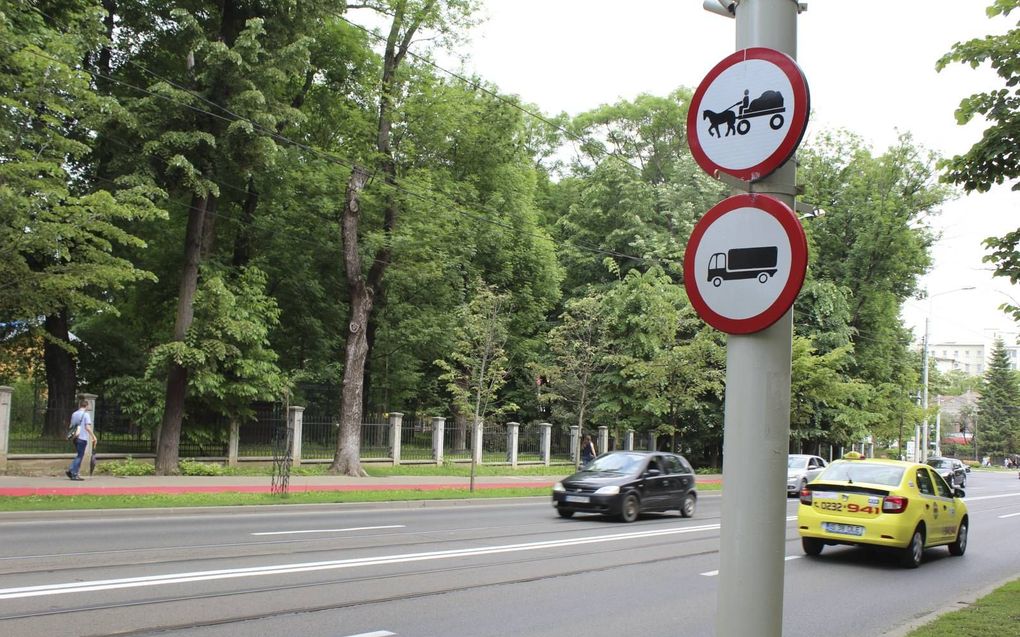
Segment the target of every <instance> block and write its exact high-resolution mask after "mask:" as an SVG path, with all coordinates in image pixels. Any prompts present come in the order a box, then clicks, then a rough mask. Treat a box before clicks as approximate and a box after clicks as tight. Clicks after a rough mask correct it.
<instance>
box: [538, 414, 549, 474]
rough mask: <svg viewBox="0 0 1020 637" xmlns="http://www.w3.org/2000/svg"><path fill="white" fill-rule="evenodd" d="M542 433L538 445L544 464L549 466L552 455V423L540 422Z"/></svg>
mask: <svg viewBox="0 0 1020 637" xmlns="http://www.w3.org/2000/svg"><path fill="white" fill-rule="evenodd" d="M538 427H539V429H540V430H541V432H542V434H541V437H540V438H539V443H538V447H539V449H540V450H541V453H542V464H544V465H545V466H547V467H548V466H549V458H550V457H551V456H552V423H548V422H543V423H539V425H538Z"/></svg>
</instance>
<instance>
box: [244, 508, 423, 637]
mask: <svg viewBox="0 0 1020 637" xmlns="http://www.w3.org/2000/svg"><path fill="white" fill-rule="evenodd" d="M403 528H406V527H405V526H404V525H403V524H390V525H388V526H352V527H349V528H346V529H306V530H303V531H263V532H261V533H252V535H296V534H298V533H343V532H345V531H375V530H377V529H403ZM353 637H358V635H354V636H353Z"/></svg>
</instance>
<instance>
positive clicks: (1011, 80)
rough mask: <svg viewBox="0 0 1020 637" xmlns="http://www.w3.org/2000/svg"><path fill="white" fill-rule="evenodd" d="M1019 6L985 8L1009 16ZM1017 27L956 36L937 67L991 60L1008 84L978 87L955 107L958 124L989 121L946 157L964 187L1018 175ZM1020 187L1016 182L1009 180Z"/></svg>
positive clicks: (1002, 3) (1008, 2)
mask: <svg viewBox="0 0 1020 637" xmlns="http://www.w3.org/2000/svg"><path fill="white" fill-rule="evenodd" d="M1018 7H1020V0H994V2H992V4H991V5H990V6H989V7H988V8H987V9H986V13H987V14H988V17H990V18H993V17H996V16H1002V17H1003V18H1005V17H1007V16H1009V14H1010V13H1011V12H1013V11H1014V10H1016V9H1017V8H1018ZM1018 57H1020V29H1017V28H1013V29H1010V30H1009V31H1007V32H1006V33H1004V34H1002V35H989V36H985V37H983V38H975V39H973V40H968V41H966V42H957V43H956V44H954V45H953V47H952V49H951V50H950V51H949V53H947V54H945V55H944V56H942V57H941V58H940V59H939V61H938V63H937V64H936V68H937V69H938V70H939V71H941V70H942V69H944V68H945V67H947V66H949V65H950V64H953V63H962V64H968V65H970V66H971V67H972V68H977V67H979V66H981V65H982V64H986V63H987V64H988V65H990V66H991V67H992V68H993V69H994V70H995V72H996V74H997V75H998V76H999V77H1000V78H1001V79H1002V80H1003V82H1004V84H1005V86H1006V88H1003V89H998V90H990V91H986V92H983V93H976V94H974V95H971V96H970V97H967V98H964V99H963V100H962V101H961V102H960V107H959V108H958V109H957V110H956V121H957V123H958V124H961V125H963V124H966V123H968V122H970V121H971V120H973V119H974V118H975V117H982V118H984V119H985V120H986V121H987V122H988V124H989V125H988V128H986V129H985V131H984V133H983V134H982V136H981V139H980V140H979V141H978V142H977V143H975V144H974V145H973V146H971V148H970V150H968V151H967V152H966V153H964V154H963V155H957V156H955V157H953V158H952V159H949V160H947V161H946V162H945V168H946V171H947V172H946V179H947V180H949V181H951V182H953V183H956V184H960V185H962V186H963V187H964V189H965V190H967V191H968V192H969V191H972V190H976V191H978V192H985V191H987V190H989V189H990V188H991V187H992V185H993V184H1002V183H1003V182H1005V181H1007V180H1013V179H1016V178H1018V177H1020V157H1017V154H1016V152H1014V150H1013V149H1015V148H1016V147H1017V145H1020V88H1018V83H1020V65H1017V58H1018ZM1013 190H1020V182H1018V183H1016V184H1014V185H1013Z"/></svg>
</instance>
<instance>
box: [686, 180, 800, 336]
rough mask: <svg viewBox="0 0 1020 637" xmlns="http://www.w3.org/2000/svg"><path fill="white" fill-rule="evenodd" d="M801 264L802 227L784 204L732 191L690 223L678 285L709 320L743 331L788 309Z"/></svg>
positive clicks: (773, 319)
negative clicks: (682, 277)
mask: <svg viewBox="0 0 1020 637" xmlns="http://www.w3.org/2000/svg"><path fill="white" fill-rule="evenodd" d="M806 268H807V240H806V238H805V236H804V229H803V228H802V227H801V225H800V222H799V221H798V220H797V217H796V215H794V214H793V211H792V210H790V208H789V206H787V205H786V204H784V203H782V202H781V201H779V200H778V199H774V198H772V197H768V196H765V195H737V196H735V197H730V198H729V199H726V200H724V201H722V202H721V203H719V204H718V205H716V206H715V207H713V208H712V209H711V210H709V211H708V213H706V214H705V216H704V217H702V219H701V220H700V221H698V223H697V224H696V225H695V227H694V231H693V232H692V233H691V239H690V242H689V243H688V244H687V253H686V254H685V255H684V287H685V288H686V289H687V296H688V298H690V301H691V305H693V306H694V309H695V310H696V311H697V312H698V315H699V316H701V318H703V319H704V320H705V321H706V322H707V323H708V324H709V325H711V326H712V327H715V328H716V329H718V330H721V331H723V332H728V333H730V334H748V333H751V332H757V331H761V330H763V329H765V328H767V327H768V326H770V325H772V324H773V323H775V322H776V321H777V320H779V318H780V317H781V316H782V315H783V314H784V313H785V312H786V311H787V310H788V309H789V308H790V306H791V305H792V304H793V301H794V299H796V297H797V294H798V293H799V292H800V287H801V285H802V284H803V283H804V274H805V271H806Z"/></svg>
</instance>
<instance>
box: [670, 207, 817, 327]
mask: <svg viewBox="0 0 1020 637" xmlns="http://www.w3.org/2000/svg"><path fill="white" fill-rule="evenodd" d="M738 208H755V209H758V210H761V211H763V212H765V213H768V214H770V215H772V217H773V218H775V220H776V221H778V222H779V224H780V225H781V226H782V227H783V229H784V230H785V231H786V236H787V238H789V240H790V276H789V278H788V279H787V280H786V285H785V286H783V290H782V292H780V293H779V296H778V297H777V298H776V300H775V301H774V302H773V303H772V305H770V306H769V307H768V308H766V309H765V311H763V312H762V313H760V314H757V315H756V316H751V317H748V318H745V319H732V318H729V317H726V316H723V315H721V314H719V313H717V312H715V311H714V310H712V308H710V307H709V306H708V303H706V302H705V299H704V297H702V296H701V290H700V289H699V288H698V283H697V282H698V278H697V277H696V276H694V273H695V268H694V258H695V255H696V254H697V252H698V247H700V245H701V240H702V238H704V236H705V232H707V231H708V228H709V227H710V226H711V225H712V224H713V223H715V222H716V221H717V220H719V219H720V218H721V217H722V216H723V215H725V214H727V213H729V212H732V211H734V210H736V209H738ZM807 261H808V247H807V237H806V236H805V234H804V227H803V226H801V225H800V221H799V220H798V219H797V215H796V214H794V212H793V210H791V209H790V207H789V206H787V205H786V204H785V203H783V202H782V201H780V200H778V199H776V198H775V197H770V196H768V195H762V194H756V193H752V194H742V195H734V196H732V197H728V198H726V199H724V200H722V201H721V202H719V203H718V204H716V205H715V206H713V207H712V209H711V210H709V211H708V212H706V213H705V215H704V216H703V217H702V218H701V219H700V220H699V221H698V223H696V224H695V225H694V230H693V231H692V232H691V238H690V240H688V242H687V251H686V252H685V253H684V288H685V289H686V290H687V298H688V299H690V301H691V305H692V306H694V310H695V311H696V312H697V313H698V316H700V317H701V318H702V319H703V320H704V321H705V322H706V323H708V324H709V325H711V326H712V327H714V328H715V329H717V330H719V331H720V332H726V333H727V334H753V333H754V332H760V331H762V330H764V329H766V328H768V327H771V326H772V324H773V323H775V322H776V321H778V320H779V319H780V318H782V316H783V315H784V314H786V311H787V310H789V309H790V307H791V306H793V302H794V301H795V300H796V299H797V295H798V294H800V288H801V286H803V285H804V277H805V276H806V274H807ZM688 275H690V276H688Z"/></svg>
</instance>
